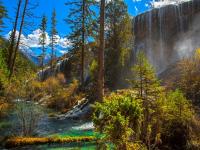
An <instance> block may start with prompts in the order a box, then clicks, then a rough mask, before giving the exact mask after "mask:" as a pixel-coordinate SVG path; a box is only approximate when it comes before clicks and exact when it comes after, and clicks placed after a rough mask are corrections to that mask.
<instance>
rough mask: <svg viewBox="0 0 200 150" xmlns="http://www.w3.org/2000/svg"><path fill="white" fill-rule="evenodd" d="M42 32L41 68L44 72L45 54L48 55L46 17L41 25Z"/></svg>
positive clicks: (40, 42)
mask: <svg viewBox="0 0 200 150" xmlns="http://www.w3.org/2000/svg"><path fill="white" fill-rule="evenodd" d="M40 30H41V35H40V41H39V44H40V45H41V46H42V56H41V67H42V71H43V70H44V58H45V53H46V47H45V46H46V44H47V43H46V39H47V35H46V30H47V18H46V16H45V15H43V17H42V21H41V24H40Z"/></svg>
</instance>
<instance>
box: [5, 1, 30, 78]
mask: <svg viewBox="0 0 200 150" xmlns="http://www.w3.org/2000/svg"><path fill="white" fill-rule="evenodd" d="M27 5H28V0H26V1H25V4H24V9H23V14H22V20H21V25H20V30H19V36H18V39H17V44H16V47H15V51H14V57H13V61H12V64H11V70H10V75H9V78H11V77H12V74H13V71H14V66H15V60H16V56H17V51H18V49H19V44H20V39H21V34H22V28H23V25H24V18H25V14H26V10H27Z"/></svg>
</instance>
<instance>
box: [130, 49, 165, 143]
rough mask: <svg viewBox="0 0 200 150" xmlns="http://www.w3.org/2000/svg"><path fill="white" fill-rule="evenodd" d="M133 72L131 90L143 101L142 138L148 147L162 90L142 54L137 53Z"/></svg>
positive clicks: (157, 118)
mask: <svg viewBox="0 0 200 150" xmlns="http://www.w3.org/2000/svg"><path fill="white" fill-rule="evenodd" d="M133 72H134V78H133V80H131V83H132V88H133V89H134V90H135V91H136V92H137V93H136V95H137V98H138V99H141V100H142V101H143V107H144V122H143V130H142V136H143V140H144V141H145V142H146V144H147V146H148V147H149V146H150V145H151V144H150V142H151V136H152V130H153V129H152V128H151V127H152V126H153V124H158V122H159V116H155V115H156V114H158V112H157V111H160V110H159V109H158V110H156V108H157V106H158V105H159V100H160V99H161V97H162V91H163V88H162V87H161V86H160V81H159V80H158V79H157V77H156V74H155V71H154V68H153V67H152V66H151V65H150V63H149V62H148V60H147V58H146V57H145V55H144V53H142V52H138V54H137V62H136V64H135V65H134V67H133ZM155 122H156V123H155ZM158 128H159V127H158Z"/></svg>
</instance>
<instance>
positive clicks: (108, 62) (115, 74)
mask: <svg viewBox="0 0 200 150" xmlns="http://www.w3.org/2000/svg"><path fill="white" fill-rule="evenodd" d="M105 17H106V25H107V26H108V29H107V30H106V33H105V35H106V37H105V38H106V43H105V84H106V85H107V86H108V87H109V88H110V89H112V90H113V89H118V88H122V87H124V85H125V84H124V83H126V82H125V79H126V78H127V76H128V74H129V73H130V70H131V69H130V68H131V66H130V53H131V50H132V47H133V32H132V19H131V17H130V16H129V14H128V8H127V5H126V4H125V2H124V1H121V0H111V1H110V2H109V3H108V4H107V5H106V16H105Z"/></svg>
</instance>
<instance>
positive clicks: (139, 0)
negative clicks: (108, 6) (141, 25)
mask: <svg viewBox="0 0 200 150" xmlns="http://www.w3.org/2000/svg"><path fill="white" fill-rule="evenodd" d="M141 1H142V0H133V2H141Z"/></svg>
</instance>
